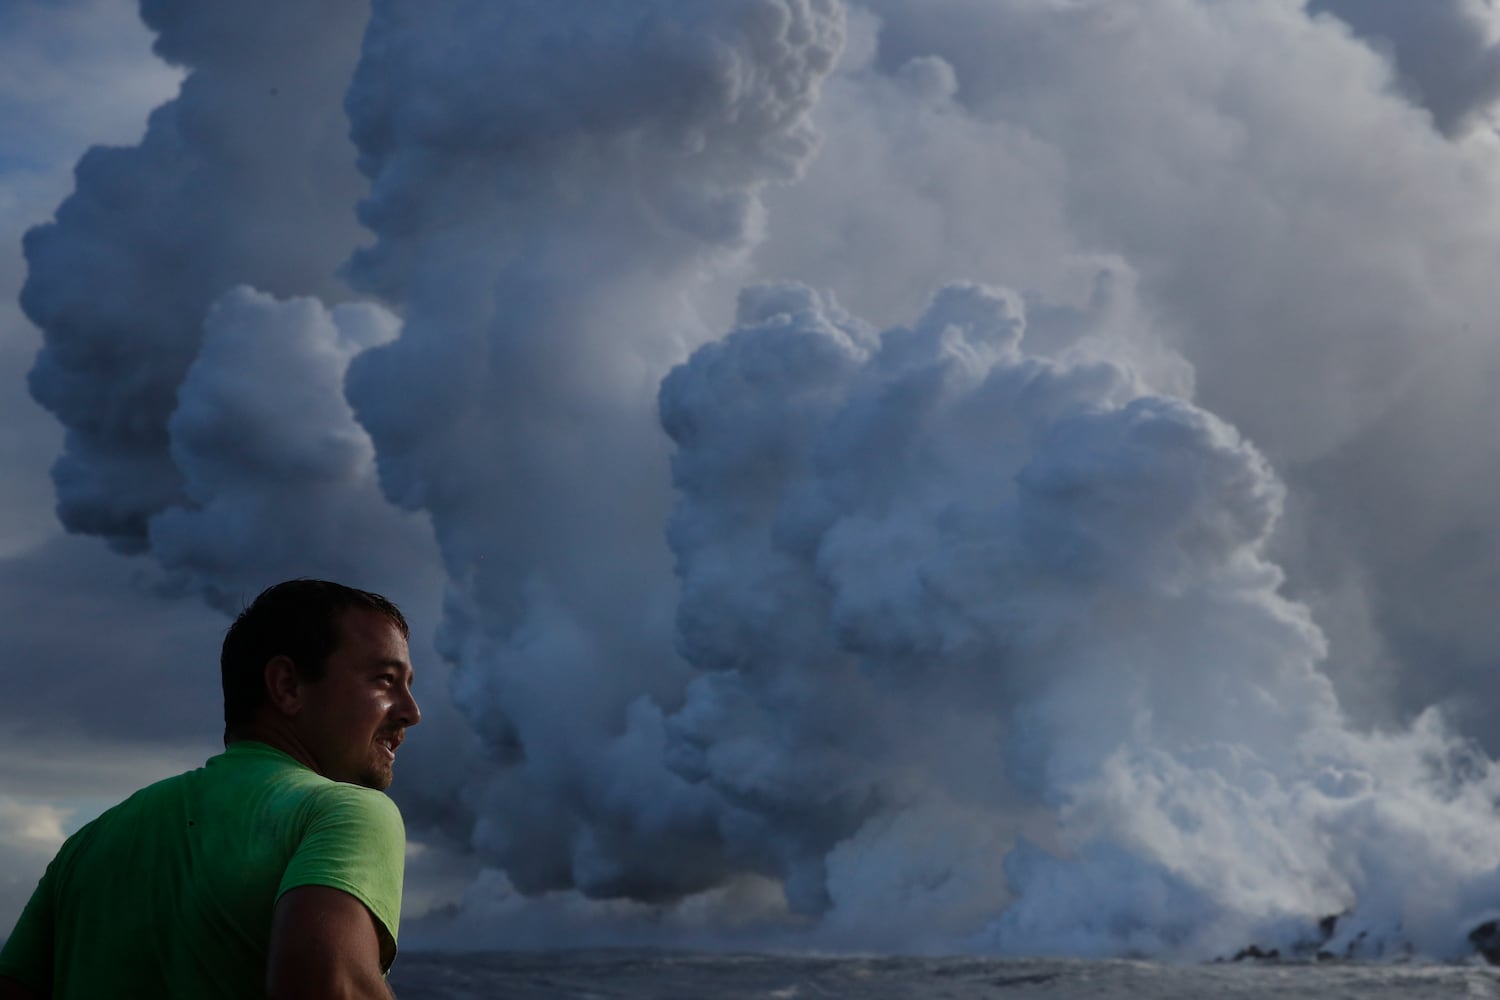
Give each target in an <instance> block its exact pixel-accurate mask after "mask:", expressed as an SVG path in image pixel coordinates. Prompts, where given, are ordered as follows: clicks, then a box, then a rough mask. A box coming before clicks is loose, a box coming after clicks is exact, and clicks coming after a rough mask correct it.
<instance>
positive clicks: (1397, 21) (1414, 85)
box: [1308, 0, 1500, 135]
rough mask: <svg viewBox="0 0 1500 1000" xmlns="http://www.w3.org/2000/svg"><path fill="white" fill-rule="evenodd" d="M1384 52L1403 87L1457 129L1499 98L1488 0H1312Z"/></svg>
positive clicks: (1493, 18) (1499, 53)
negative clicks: (1394, 68) (1393, 66)
mask: <svg viewBox="0 0 1500 1000" xmlns="http://www.w3.org/2000/svg"><path fill="white" fill-rule="evenodd" d="M1308 10H1310V11H1313V12H1316V13H1324V12H1326V13H1330V14H1333V15H1334V16H1336V17H1338V18H1339V19H1341V20H1343V21H1345V22H1346V23H1348V24H1349V26H1350V27H1351V28H1353V29H1354V31H1355V33H1357V34H1358V35H1360V36H1362V37H1364V38H1368V39H1369V40H1370V41H1371V42H1372V43H1373V44H1374V45H1375V46H1376V47H1377V48H1379V49H1382V50H1384V51H1386V52H1388V53H1389V55H1390V57H1391V58H1392V60H1393V61H1394V63H1395V66H1396V72H1397V74H1398V76H1399V78H1400V82H1401V85H1402V88H1403V89H1404V90H1405V91H1407V92H1408V93H1409V94H1410V96H1411V97H1412V98H1413V99H1414V100H1415V101H1416V102H1417V103H1419V104H1421V105H1422V106H1423V107H1425V108H1426V109H1427V110H1428V111H1430V112H1431V113H1432V117H1433V121H1434V123H1435V124H1436V125H1437V126H1438V128H1440V129H1442V131H1443V132H1445V133H1447V134H1449V135H1454V134H1460V133H1462V132H1464V131H1465V130H1466V129H1468V128H1471V127H1474V126H1476V125H1478V124H1480V123H1481V122H1482V121H1483V120H1484V119H1485V118H1487V117H1488V115H1487V112H1488V111H1489V110H1490V109H1491V108H1492V107H1493V105H1494V103H1495V101H1496V100H1497V99H1500V11H1497V10H1496V8H1495V5H1494V3H1493V2H1491V0H1448V2H1441V0H1439V2H1433V0H1310V2H1309V3H1308Z"/></svg>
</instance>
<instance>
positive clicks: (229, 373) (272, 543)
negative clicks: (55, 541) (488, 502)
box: [147, 288, 426, 614]
mask: <svg viewBox="0 0 1500 1000" xmlns="http://www.w3.org/2000/svg"><path fill="white" fill-rule="evenodd" d="M397 322H398V321H397V320H396V318H395V317H394V316H392V315H390V314H389V313H387V312H385V311H384V310H382V309H380V308H379V307H378V306H370V305H362V304H353V303H350V304H345V305H341V306H337V307H335V308H334V309H333V310H332V311H331V312H330V311H329V310H326V309H325V308H324V307H323V305H322V304H321V303H320V302H318V301H317V300H315V299H307V298H304V299H296V300H292V301H290V302H286V303H280V302H277V301H276V300H275V299H273V298H272V297H270V296H268V295H265V294H262V293H257V292H254V291H252V290H250V289H247V288H237V289H234V290H231V291H230V292H228V293H226V294H225V295H224V297H223V298H221V299H220V300H219V301H218V302H217V303H216V304H215V305H214V306H213V307H212V308H211V309H210V310H209V313H208V317H207V319H206V321H205V324H204V333H203V342H202V344H201V345H200V347H199V349H198V353H197V355H196V357H195V358H194V360H193V363H192V365H191V366H189V368H188V370H187V373H186V374H185V375H184V377H183V380H182V383H181V384H180V385H179V386H178V389H177V408H176V409H175V410H174V411H173V412H172V415H171V417H170V418H169V419H168V421H167V434H168V438H169V446H168V452H169V454H170V456H171V458H172V463H173V466H174V467H175V468H176V469H177V470H178V472H179V473H180V474H181V477H182V490H183V495H184V502H183V503H182V504H181V505H179V506H172V507H168V508H167V509H165V510H163V511H161V512H160V513H158V514H156V515H154V516H153V517H152V518H151V520H150V522H149V524H148V528H147V531H148V537H149V541H150V547H151V551H152V553H153V555H155V557H156V559H157V561H158V562H159V563H160V564H161V565H162V567H163V568H164V569H166V570H167V571H168V573H169V574H171V575H172V576H174V577H180V578H182V579H183V580H184V582H185V583H186V584H187V585H189V586H192V585H197V586H199V587H201V588H202V589H203V590H204V593H205V596H207V597H208V598H209V600H210V601H212V602H213V603H216V604H217V605H219V606H221V607H222V608H223V610H225V611H226V612H228V613H231V614H232V613H235V612H237V611H238V610H239V608H241V607H243V606H244V602H245V601H246V600H247V599H248V598H249V597H251V596H253V595H254V593H255V592H256V590H257V589H258V585H262V584H263V581H265V580H268V579H275V578H276V576H277V575H278V574H284V573H286V572H287V570H288V568H289V567H296V571H297V572H298V573H300V574H303V575H307V576H316V577H325V578H329V579H364V578H373V579H381V580H394V579H396V578H397V577H399V576H400V575H401V574H402V573H403V572H404V571H406V570H405V568H406V567H410V566H412V565H420V564H421V562H422V561H423V558H424V556H425V555H426V552H425V550H424V543H425V542H426V523H425V522H424V521H423V520H421V519H420V518H416V517H412V516H410V515H407V516H402V515H401V514H400V513H399V512H397V511H395V510H393V509H392V508H391V507H390V506H389V505H388V504H387V503H386V502H385V500H384V498H383V497H382V496H381V494H380V488H379V485H378V484H377V482H376V476H375V452H374V448H373V447H372V446H371V444H370V439H369V436H368V435H367V434H366V433H365V431H364V429H363V428H362V427H360V426H359V424H358V423H356V422H355V420H354V413H353V411H352V410H350V408H349V404H348V403H347V402H345V401H344V395H343V383H344V372H345V370H346V368H347V367H348V364H349V360H350V359H351V358H352V357H354V356H355V355H357V354H358V353H359V352H360V351H363V350H367V349H369V348H371V347H374V346H376V345H378V344H381V343H385V342H387V341H389V340H391V339H392V338H393V337H395V335H396V329H397ZM371 539H380V540H381V544H380V545H379V546H373V545H371V544H370V542H371Z"/></svg>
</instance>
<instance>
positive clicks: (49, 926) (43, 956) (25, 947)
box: [0, 861, 57, 996]
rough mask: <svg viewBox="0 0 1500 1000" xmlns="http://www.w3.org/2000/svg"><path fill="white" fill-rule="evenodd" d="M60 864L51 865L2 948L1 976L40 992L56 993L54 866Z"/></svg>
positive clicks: (47, 994)
mask: <svg viewBox="0 0 1500 1000" xmlns="http://www.w3.org/2000/svg"><path fill="white" fill-rule="evenodd" d="M56 864H57V862H56V861H53V863H52V864H51V865H48V866H47V871H46V873H45V874H43V875H42V878H41V881H40V882H38V883H37V887H36V891H35V892H33V893H32V894H31V900H30V901H29V902H28V903H27V904H26V908H25V909H24V910H22V911H21V919H19V920H17V921H16V926H15V929H14V930H12V931H11V932H10V937H9V938H8V939H6V942H5V947H4V948H0V976H5V977H6V978H8V979H14V980H15V981H16V982H18V983H20V984H21V985H22V986H25V987H26V988H28V989H30V990H31V991H32V992H33V993H35V994H36V995H37V996H49V995H51V993H52V942H53V934H54V930H53V893H52V869H53V866H54V865H56Z"/></svg>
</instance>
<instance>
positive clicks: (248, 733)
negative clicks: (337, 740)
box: [224, 719, 323, 774]
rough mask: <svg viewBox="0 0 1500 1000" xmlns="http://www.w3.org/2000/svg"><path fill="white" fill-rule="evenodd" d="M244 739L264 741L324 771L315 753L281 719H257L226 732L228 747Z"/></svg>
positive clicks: (226, 744) (318, 771) (294, 758)
mask: <svg viewBox="0 0 1500 1000" xmlns="http://www.w3.org/2000/svg"><path fill="white" fill-rule="evenodd" d="M242 740H254V741H255V742H257V743H264V744H265V745H266V746H268V747H273V748H275V749H277V750H280V751H281V752H282V753H284V754H286V755H287V756H288V757H290V758H292V759H293V760H295V761H296V762H297V763H299V764H302V765H303V766H305V767H307V768H308V769H309V770H312V771H316V772H317V773H319V774H322V773H323V772H322V771H321V770H319V768H318V764H317V761H316V760H314V759H313V755H312V754H311V753H310V752H309V751H308V749H307V746H306V744H304V743H303V742H302V740H300V739H299V738H298V737H297V734H296V733H295V732H293V731H292V729H291V727H289V726H287V725H285V724H284V723H282V722H280V720H275V721H272V720H266V719H255V720H253V721H252V722H251V723H249V724H248V725H244V726H236V727H235V728H233V729H231V730H229V731H227V732H226V733H225V734H224V745H225V746H226V747H227V746H229V745H230V744H231V743H239V742H241V741H242Z"/></svg>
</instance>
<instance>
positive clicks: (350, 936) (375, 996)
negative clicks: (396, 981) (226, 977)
mask: <svg viewBox="0 0 1500 1000" xmlns="http://www.w3.org/2000/svg"><path fill="white" fill-rule="evenodd" d="M394 952H395V943H394V942H392V941H391V940H390V937H389V935H387V934H386V932H385V929H384V928H383V927H382V926H381V925H380V923H379V922H378V921H377V920H376V919H375V917H374V916H373V915H372V914H371V913H370V911H369V910H368V909H367V908H366V907H365V904H364V903H361V902H360V901H359V900H358V899H356V898H355V897H353V896H351V895H350V894H349V893H347V892H344V891H343V890H341V889H333V888H330V887H328V886H322V885H303V886H298V887H297V888H295V889H289V890H288V891H287V892H286V893H284V894H283V895H282V897H281V899H280V900H278V901H277V903H276V913H275V915H274V917H273V918H272V920H271V955H270V959H269V961H268V962H267V964H266V995H267V997H269V998H270V1000H302V998H309V1000H310V998H319V1000H336V998H348V1000H390V998H391V997H392V995H393V994H392V993H391V991H390V988H389V987H388V986H387V985H386V982H385V977H384V976H383V975H381V972H380V970H381V967H382V964H383V963H382V961H381V960H382V958H389V957H390V956H391V955H393V954H394Z"/></svg>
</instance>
